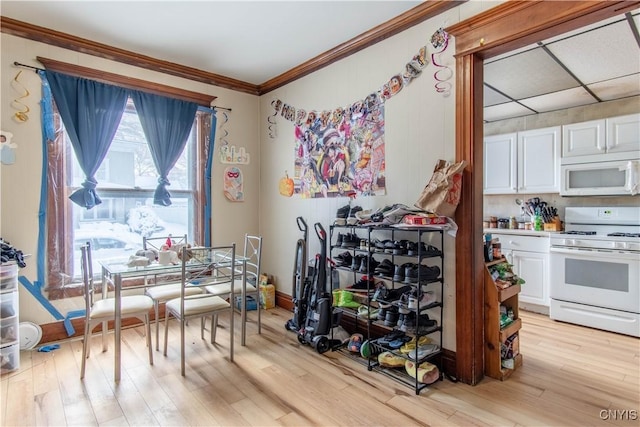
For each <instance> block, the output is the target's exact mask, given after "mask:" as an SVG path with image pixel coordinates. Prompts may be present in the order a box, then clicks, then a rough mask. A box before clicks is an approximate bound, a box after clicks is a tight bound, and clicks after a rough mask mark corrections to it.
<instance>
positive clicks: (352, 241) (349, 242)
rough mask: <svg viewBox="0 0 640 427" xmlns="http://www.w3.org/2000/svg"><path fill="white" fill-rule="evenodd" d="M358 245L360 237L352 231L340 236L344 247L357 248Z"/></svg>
mask: <svg viewBox="0 0 640 427" xmlns="http://www.w3.org/2000/svg"><path fill="white" fill-rule="evenodd" d="M358 246H360V239H359V238H358V236H356V235H355V234H353V233H347V234H345V235H344V237H343V238H342V246H341V247H343V248H346V249H352V248H357V247H358Z"/></svg>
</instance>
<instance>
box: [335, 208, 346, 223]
mask: <svg viewBox="0 0 640 427" xmlns="http://www.w3.org/2000/svg"><path fill="white" fill-rule="evenodd" d="M348 216H349V205H344V206H343V207H341V208H339V209H338V210H337V211H336V221H337V220H339V219H344V222H342V224H340V225H345V224H346V223H347V217H348Z"/></svg>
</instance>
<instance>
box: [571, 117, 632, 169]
mask: <svg viewBox="0 0 640 427" xmlns="http://www.w3.org/2000/svg"><path fill="white" fill-rule="evenodd" d="M631 151H640V113H639V114H628V115H625V116H617V117H610V118H608V119H599V120H590V121H587V122H581V123H572V124H569V125H564V126H562V157H563V158H571V157H580V156H589V155H598V154H607V155H608V156H607V157H610V159H609V160H619V159H618V158H617V157H616V156H615V154H616V153H628V152H631ZM577 160H578V159H577ZM594 160H607V159H603V158H599V159H594Z"/></svg>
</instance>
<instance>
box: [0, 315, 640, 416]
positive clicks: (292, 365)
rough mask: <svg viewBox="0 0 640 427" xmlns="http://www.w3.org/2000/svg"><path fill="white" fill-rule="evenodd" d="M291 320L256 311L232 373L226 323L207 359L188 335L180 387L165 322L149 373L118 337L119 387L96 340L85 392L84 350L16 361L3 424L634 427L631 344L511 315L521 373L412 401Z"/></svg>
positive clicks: (25, 355) (434, 389)
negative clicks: (288, 326) (318, 345)
mask: <svg viewBox="0 0 640 427" xmlns="http://www.w3.org/2000/svg"><path fill="white" fill-rule="evenodd" d="M250 314H253V315H254V316H255V313H250ZM290 317H291V314H290V313H289V312H287V311H285V310H283V309H273V310H268V311H264V312H263V333H262V335H258V334H257V333H256V326H255V324H254V323H250V324H249V325H248V336H247V346H246V347H241V346H240V345H239V342H240V340H239V329H240V328H239V327H238V328H236V330H237V331H238V333H237V334H236V337H237V339H236V343H237V345H236V347H235V348H236V352H235V361H234V362H233V363H230V362H229V361H228V347H227V343H228V329H227V328H225V325H227V319H225V318H224V317H223V316H221V324H222V328H221V329H219V330H218V343H219V344H217V345H215V346H213V345H209V344H207V342H206V341H201V340H200V334H199V322H192V325H191V326H189V327H188V331H189V333H190V336H189V337H188V340H187V347H188V348H187V376H186V377H185V378H183V377H181V376H180V356H179V345H178V344H177V339H178V333H179V331H178V327H177V324H176V323H175V322H173V323H172V325H171V327H170V340H171V341H173V343H172V345H170V346H169V354H168V356H167V357H164V356H163V355H162V353H161V352H154V357H155V359H154V362H155V363H154V365H153V366H149V364H148V360H147V356H146V349H145V344H144V339H143V336H142V331H143V329H142V327H139V328H135V329H128V330H126V331H124V332H123V346H122V348H123V353H122V359H123V371H122V381H121V382H120V384H119V385H115V384H114V382H113V352H112V349H111V348H110V351H108V352H106V353H102V352H101V349H102V348H101V341H100V338H99V336H96V337H95V338H94V339H93V347H92V353H91V357H90V358H89V361H88V364H87V374H86V377H85V379H84V381H81V380H80V357H81V354H82V343H81V341H73V342H65V343H62V344H61V346H60V349H58V350H55V351H52V352H50V353H42V352H37V351H23V352H22V355H21V369H20V370H19V371H18V372H14V373H10V374H6V375H4V376H2V388H1V390H0V397H1V406H0V410H1V411H2V417H1V422H2V425H3V426H13V425H56V426H57V425H82V426H89V425H118V426H120V425H175V426H186V425H234V426H235V425H240V426H267V425H284V426H303V425H326V426H329V425H331V426H334V425H345V426H356V425H363V426H364V425H366V426H371V425H381V426H409V425H430V426H436V425H454V426H469V425H474V426H482V425H492V426H596V425H602V426H638V425H640V421H638V419H639V418H638V417H640V413H639V411H640V408H639V406H640V404H639V402H640V384H639V383H640V373H639V372H640V340H638V339H636V338H631V337H627V336H622V335H617V334H612V333H607V332H602V331H598V330H595V329H589V328H582V327H579V326H574V325H569V324H563V323H558V322H554V321H551V320H549V319H548V318H547V317H546V316H542V315H538V314H533V313H527V312H522V311H521V317H522V318H523V328H522V331H521V337H520V341H521V352H522V353H523V355H524V366H523V367H522V368H521V369H520V370H518V371H517V372H515V373H514V374H513V375H512V376H511V378H510V379H508V380H507V381H505V382H500V381H497V380H493V379H489V378H485V379H484V380H483V381H482V382H481V383H480V384H478V385H476V386H468V385H464V384H460V383H453V382H451V381H449V380H444V381H442V382H437V383H436V384H435V385H433V386H431V387H430V388H429V389H428V390H423V391H422V393H421V394H420V395H419V396H416V395H415V393H414V392H413V390H412V389H410V388H408V387H406V386H404V385H401V384H399V383H397V382H395V381H393V380H392V379H389V378H387V377H385V376H383V375H380V374H376V373H373V372H368V371H367V369H366V367H365V366H363V365H361V364H359V363H357V362H356V361H353V360H350V359H349V358H347V357H346V356H344V355H342V354H340V353H337V352H336V353H334V352H328V353H325V354H323V355H319V354H317V353H316V352H315V351H314V350H313V349H311V348H310V347H308V346H302V345H300V344H299V343H298V341H297V339H296V336H295V334H294V333H292V332H288V331H286V330H285V328H284V324H285V321H286V320H288V319H289V318H290ZM236 319H238V317H236ZM237 325H238V323H237ZM238 326H239V325H238ZM110 337H111V339H113V335H111V336H110ZM171 341H170V342H171ZM608 410H611V411H610V412H606V411H608ZM602 411H605V412H604V413H603V412H602ZM616 411H617V412H616ZM602 414H604V415H609V419H603V418H606V417H605V416H603V415H602ZM614 415H615V417H616V418H618V419H615V420H614V419H613V418H614Z"/></svg>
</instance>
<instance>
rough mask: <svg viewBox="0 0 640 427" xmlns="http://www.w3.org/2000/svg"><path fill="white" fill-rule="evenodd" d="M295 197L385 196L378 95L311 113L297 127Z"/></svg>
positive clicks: (382, 136)
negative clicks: (296, 195) (343, 106)
mask: <svg viewBox="0 0 640 427" xmlns="http://www.w3.org/2000/svg"><path fill="white" fill-rule="evenodd" d="M295 140H296V147H295V173H294V184H295V193H296V194H299V195H300V196H301V197H303V198H317V197H346V196H349V195H353V194H356V195H361V196H373V195H383V194H385V193H386V183H385V160H384V158H385V154H384V150H385V143H384V103H383V102H382V101H381V97H380V95H379V94H378V93H372V94H370V95H369V96H368V97H367V98H365V99H364V100H363V101H358V102H356V103H354V104H352V105H350V106H347V107H345V108H342V107H339V108H336V109H335V110H333V111H323V112H321V113H318V112H315V111H312V112H310V113H309V115H308V116H307V120H306V121H305V122H304V123H303V124H301V125H296V126H295Z"/></svg>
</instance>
